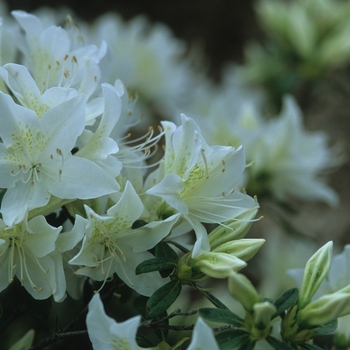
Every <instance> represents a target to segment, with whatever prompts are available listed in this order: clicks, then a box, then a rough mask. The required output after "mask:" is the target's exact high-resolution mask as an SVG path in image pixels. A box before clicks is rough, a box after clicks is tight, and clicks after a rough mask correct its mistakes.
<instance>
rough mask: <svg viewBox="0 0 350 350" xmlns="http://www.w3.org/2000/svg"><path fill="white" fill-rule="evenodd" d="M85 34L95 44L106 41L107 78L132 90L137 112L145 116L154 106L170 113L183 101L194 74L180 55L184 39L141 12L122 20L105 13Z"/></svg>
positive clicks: (110, 81)
mask: <svg viewBox="0 0 350 350" xmlns="http://www.w3.org/2000/svg"><path fill="white" fill-rule="evenodd" d="M86 36H87V37H90V41H91V42H94V43H95V44H97V45H99V43H100V42H101V41H102V40H105V41H106V42H107V43H108V45H109V48H110V54H111V57H110V59H109V61H108V63H109V64H110V62H112V67H108V69H111V73H110V75H109V77H108V82H109V83H111V84H113V83H114V81H115V80H116V79H121V80H122V81H123V82H124V84H126V85H127V86H128V87H130V89H131V92H135V91H136V92H137V93H138V95H139V101H138V102H139V103H138V104H137V105H136V108H138V111H139V113H142V114H146V116H147V117H148V116H149V114H152V113H153V111H154V110H157V111H158V112H160V113H163V114H166V115H169V114H170V115H171V114H172V111H175V110H177V107H178V105H183V103H184V101H185V100H186V96H187V93H189V92H190V89H191V88H192V87H193V79H192V78H193V76H194V74H193V73H192V72H191V69H190V65H189V63H188V61H187V60H185V59H184V54H185V50H186V47H185V44H184V42H181V41H180V40H178V39H176V38H174V36H173V34H172V33H171V32H170V30H169V28H167V27H166V26H164V25H162V24H159V23H158V24H151V23H150V22H149V21H148V20H147V19H146V18H145V17H143V16H138V17H135V18H134V19H132V20H130V21H128V22H126V21H124V20H123V19H122V18H121V17H120V16H118V15H116V14H106V15H103V16H101V17H99V18H98V19H97V20H96V21H95V22H94V23H93V25H92V26H91V28H90V30H88V34H87V35H86ZM104 63H106V62H105V61H103V62H102V64H104ZM103 69H104V67H102V70H103Z"/></svg>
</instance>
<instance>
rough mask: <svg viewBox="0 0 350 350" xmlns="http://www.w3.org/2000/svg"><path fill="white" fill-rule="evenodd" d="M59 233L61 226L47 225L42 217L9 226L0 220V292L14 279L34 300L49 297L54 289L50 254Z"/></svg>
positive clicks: (53, 270)
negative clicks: (15, 278) (16, 279)
mask: <svg viewBox="0 0 350 350" xmlns="http://www.w3.org/2000/svg"><path fill="white" fill-rule="evenodd" d="M60 231H61V227H59V228H55V227H52V226H50V225H48V224H47V222H46V220H45V218H44V217H43V216H36V217H35V218H33V219H32V220H30V221H29V222H28V224H26V223H24V222H23V223H20V224H16V225H14V226H12V227H8V226H7V225H6V224H5V223H4V221H3V220H1V219H0V291H2V290H4V289H5V288H6V287H7V286H8V285H9V283H11V282H12V281H13V279H14V277H15V276H17V278H18V279H19V280H20V282H21V284H22V286H23V287H24V288H25V289H26V290H27V291H28V292H29V293H30V294H31V295H32V297H33V298H35V299H47V298H49V297H50V296H51V295H52V294H53V293H54V291H55V289H56V278H55V264H54V261H53V259H52V258H51V257H50V253H51V252H53V251H54V249H55V242H56V240H57V237H58V235H59V232H60ZM57 282H59V283H61V281H57Z"/></svg>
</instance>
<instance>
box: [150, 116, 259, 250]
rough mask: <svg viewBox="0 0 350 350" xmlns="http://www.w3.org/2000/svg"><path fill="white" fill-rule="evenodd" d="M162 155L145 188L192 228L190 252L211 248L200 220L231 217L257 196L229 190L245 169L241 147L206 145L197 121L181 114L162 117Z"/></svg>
mask: <svg viewBox="0 0 350 350" xmlns="http://www.w3.org/2000/svg"><path fill="white" fill-rule="evenodd" d="M163 127H164V129H165V136H166V144H165V155H164V158H163V160H162V162H161V164H160V167H159V169H158V170H157V171H156V172H155V173H153V174H151V175H150V176H149V178H148V179H147V181H148V183H149V184H151V183H152V182H154V183H155V185H154V186H153V187H151V188H150V189H149V190H147V192H146V193H147V194H150V195H154V196H157V197H160V198H162V199H163V200H164V201H165V202H166V203H167V205H168V206H163V207H164V208H163V210H166V211H169V212H172V211H173V214H174V213H178V215H179V216H181V217H182V218H183V219H185V220H186V221H188V222H189V223H190V225H191V226H192V227H193V228H194V230H195V232H196V237H197V241H196V243H195V245H194V248H193V253H192V256H193V257H197V256H199V255H200V254H202V253H203V252H205V251H209V250H210V246H209V241H208V237H207V231H206V229H205V228H204V226H203V225H202V223H215V224H218V223H219V224H220V223H222V222H225V221H229V220H232V219H234V218H235V217H236V216H238V215H240V214H242V213H244V212H245V211H246V210H248V209H252V208H254V207H257V206H258V204H257V202H256V201H255V200H254V199H253V198H251V197H249V196H247V195H246V194H243V193H240V192H238V191H234V190H233V189H234V187H237V181H238V179H239V178H240V176H241V175H242V173H243V171H244V169H245V157H244V152H243V149H242V148H238V149H237V150H235V149H234V148H232V147H225V146H212V147H210V146H208V145H207V144H206V142H205V141H204V139H203V137H202V136H201V134H200V132H199V129H198V127H197V125H196V124H195V123H194V121H193V120H192V119H190V118H187V117H186V116H185V115H182V126H180V127H178V128H176V126H175V125H174V124H172V123H163Z"/></svg>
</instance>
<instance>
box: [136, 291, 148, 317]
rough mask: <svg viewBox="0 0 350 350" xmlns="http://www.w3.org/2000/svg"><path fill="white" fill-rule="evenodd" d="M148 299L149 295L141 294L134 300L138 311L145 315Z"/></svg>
mask: <svg viewBox="0 0 350 350" xmlns="http://www.w3.org/2000/svg"><path fill="white" fill-rule="evenodd" d="M148 299H149V298H148V297H145V296H143V295H139V296H138V297H136V298H135V299H134V301H133V302H132V304H133V306H134V308H135V310H136V312H137V313H138V314H140V315H141V316H143V317H145V316H146V304H147V301H148Z"/></svg>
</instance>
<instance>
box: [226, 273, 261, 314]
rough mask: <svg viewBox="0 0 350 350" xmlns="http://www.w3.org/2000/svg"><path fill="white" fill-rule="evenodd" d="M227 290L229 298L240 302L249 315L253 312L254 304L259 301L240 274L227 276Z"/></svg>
mask: <svg viewBox="0 0 350 350" xmlns="http://www.w3.org/2000/svg"><path fill="white" fill-rule="evenodd" d="M228 289H229V292H230V294H231V296H232V297H233V298H235V299H236V300H237V301H238V302H240V303H241V304H242V306H243V307H244V309H245V310H247V311H248V312H249V313H252V312H253V306H254V304H256V303H259V302H260V301H261V298H260V296H259V295H258V293H257V291H256V289H255V288H254V286H253V285H252V283H251V282H250V281H249V280H248V278H247V277H245V276H244V275H242V274H240V273H232V274H231V275H230V276H229V278H228Z"/></svg>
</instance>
